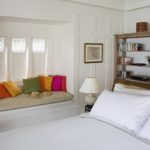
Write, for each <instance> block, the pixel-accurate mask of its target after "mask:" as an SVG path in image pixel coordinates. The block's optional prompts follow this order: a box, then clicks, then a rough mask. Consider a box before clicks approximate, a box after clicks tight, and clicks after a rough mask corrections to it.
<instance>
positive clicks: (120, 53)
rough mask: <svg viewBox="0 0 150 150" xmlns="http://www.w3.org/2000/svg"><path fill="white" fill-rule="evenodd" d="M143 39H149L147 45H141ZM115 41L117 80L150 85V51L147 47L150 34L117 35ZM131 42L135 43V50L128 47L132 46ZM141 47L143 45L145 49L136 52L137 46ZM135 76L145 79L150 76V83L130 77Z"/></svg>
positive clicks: (149, 41)
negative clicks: (148, 57)
mask: <svg viewBox="0 0 150 150" xmlns="http://www.w3.org/2000/svg"><path fill="white" fill-rule="evenodd" d="M143 38H147V39H148V40H146V42H147V43H146V42H145V43H140V41H141V39H143ZM132 39H133V40H132ZM115 41H116V42H115V45H116V55H115V60H116V65H115V66H116V67H115V68H116V69H115V70H116V71H115V76H116V79H119V80H125V81H134V82H138V83H147V84H148V85H150V64H149V63H148V61H147V60H146V58H147V56H150V50H149V47H148V46H147V44H148V43H150V32H142V33H127V34H117V35H115ZM130 41H133V45H134V47H133V48H130V47H128V46H130V43H128V42H130ZM134 42H135V43H134ZM133 45H131V46H133ZM141 45H143V48H142V47H140V48H139V49H138V50H135V49H136V48H137V46H141ZM128 48H130V50H128ZM144 48H145V49H144ZM118 60H119V61H118ZM132 63H133V64H132ZM129 67H130V68H129ZM141 70H142V71H141ZM143 70H144V71H143ZM145 70H146V71H145ZM133 75H135V76H136V75H137V76H145V77H146V76H148V78H149V81H144V80H143V81H142V80H140V81H139V80H133V79H131V78H130V76H133Z"/></svg>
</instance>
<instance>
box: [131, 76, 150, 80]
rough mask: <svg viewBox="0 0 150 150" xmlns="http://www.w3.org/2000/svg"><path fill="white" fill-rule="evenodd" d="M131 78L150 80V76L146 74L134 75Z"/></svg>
mask: <svg viewBox="0 0 150 150" xmlns="http://www.w3.org/2000/svg"><path fill="white" fill-rule="evenodd" d="M131 79H134V80H139V81H149V80H150V77H149V76H145V75H132V76H131Z"/></svg>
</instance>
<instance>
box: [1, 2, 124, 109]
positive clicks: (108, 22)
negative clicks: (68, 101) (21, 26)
mask: <svg viewBox="0 0 150 150" xmlns="http://www.w3.org/2000/svg"><path fill="white" fill-rule="evenodd" d="M0 10H1V11H0V16H3V17H5V18H10V17H15V18H17V19H20V18H21V19H25V18H28V19H30V20H36V21H37V22H38V21H39V22H45V23H53V22H55V23H57V22H62V23H72V24H73V31H71V32H73V35H74V36H73V37H72V38H73V43H72V44H73V45H74V50H73V53H71V54H69V53H67V52H66V51H65V49H66V46H67V45H64V48H63V49H61V54H63V55H66V59H62V60H61V61H62V62H63V63H65V64H66V63H68V66H67V67H68V68H71V67H72V66H70V64H69V63H70V61H71V60H72V59H74V60H73V61H74V64H73V65H74V67H72V68H71V69H72V70H71V73H70V76H71V78H72V79H71V78H70V80H72V82H73V88H74V89H73V90H74V95H75V100H76V101H77V102H79V104H80V106H81V104H82V103H83V102H84V97H83V95H82V94H79V92H78V91H79V88H80V86H81V84H82V82H83V80H84V79H85V78H86V77H88V76H95V77H96V78H97V79H98V82H99V83H100V87H101V91H102V90H103V89H104V88H106V89H111V87H112V82H113V78H114V77H113V71H114V59H113V56H114V34H118V33H122V32H123V25H124V12H123V11H121V10H115V9H109V8H104V7H95V6H89V5H83V4H77V3H71V2H67V1H59V0H55V1H53V0H51V1H50V0H12V1H9V0H3V1H0ZM63 28H64V30H63V32H61V33H62V36H60V38H61V41H62V42H63V41H66V40H67V41H68V40H69V41H68V44H70V39H68V38H63V37H64V36H65V34H66V32H65V29H66V28H67V27H65V26H64V27H63ZM71 30H72V29H71ZM85 42H100V43H103V44H104V55H103V63H99V64H84V63H83V60H84V58H83V54H84V48H83V47H84V43H85ZM71 51H72V50H71ZM68 52H69V51H68ZM58 53H59V52H58ZM59 54H60V53H59ZM64 58H65V57H64ZM56 63H57V62H56ZM63 63H62V64H63ZM63 71H64V70H62V72H63ZM73 72H74V73H73ZM72 73H73V74H72Z"/></svg>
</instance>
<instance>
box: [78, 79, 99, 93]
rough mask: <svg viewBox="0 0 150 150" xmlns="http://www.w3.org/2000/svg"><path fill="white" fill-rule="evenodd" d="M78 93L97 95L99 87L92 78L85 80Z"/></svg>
mask: <svg viewBox="0 0 150 150" xmlns="http://www.w3.org/2000/svg"><path fill="white" fill-rule="evenodd" d="M79 91H80V92H81V93H91V94H92V93H93V94H94V93H99V92H100V87H99V84H98V82H97V80H96V78H93V77H88V78H86V79H85V81H84V82H83V84H82V86H81V88H80V90H79Z"/></svg>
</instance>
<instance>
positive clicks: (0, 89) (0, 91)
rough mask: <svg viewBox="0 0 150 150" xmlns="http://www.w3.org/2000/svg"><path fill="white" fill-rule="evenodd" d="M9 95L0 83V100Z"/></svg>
mask: <svg viewBox="0 0 150 150" xmlns="http://www.w3.org/2000/svg"><path fill="white" fill-rule="evenodd" d="M10 96H11V95H10V94H9V92H8V91H7V89H6V88H5V86H4V85H3V83H0V98H5V97H10Z"/></svg>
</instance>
